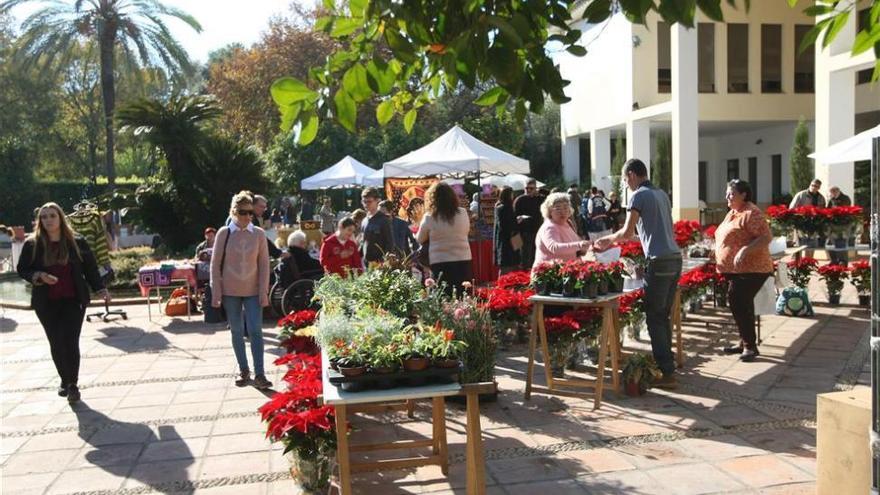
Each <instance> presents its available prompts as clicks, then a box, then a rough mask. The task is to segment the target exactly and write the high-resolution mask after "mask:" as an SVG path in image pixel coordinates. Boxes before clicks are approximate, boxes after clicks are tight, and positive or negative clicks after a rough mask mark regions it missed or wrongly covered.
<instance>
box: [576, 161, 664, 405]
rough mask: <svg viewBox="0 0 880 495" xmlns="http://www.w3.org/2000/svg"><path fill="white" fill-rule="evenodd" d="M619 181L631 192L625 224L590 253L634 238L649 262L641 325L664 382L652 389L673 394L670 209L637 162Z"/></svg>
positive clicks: (631, 163)
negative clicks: (649, 338) (624, 182)
mask: <svg viewBox="0 0 880 495" xmlns="http://www.w3.org/2000/svg"><path fill="white" fill-rule="evenodd" d="M623 175H624V177H625V178H626V184H627V186H628V187H629V190H630V191H632V192H633V193H632V195H631V196H630V197H629V204H628V205H627V210H628V213H627V215H626V223H625V224H624V226H623V228H621V229H620V230H618V231H617V232H615V233H613V234H611V235H608V236H605V237H602V238H600V239H597V240H596V242H595V243H594V244H593V248H594V249H597V250H599V251H603V250H605V249H608V248H609V247H611V245H612V244H614V243H615V242H618V241H622V240H624V239H629V238H631V237H633V234H635V233H636V231H637V232H638V237H639V240H640V241H641V243H642V249H643V250H644V251H645V258H647V260H648V263H647V267H646V270H645V286H644V288H645V298H644V308H645V319H646V320H647V324H648V333H649V334H650V335H651V351H652V353H653V354H654V360H655V361H656V362H657V366H658V367H659V368H660V371H662V372H663V378H660V379H658V380H655V381H654V386H655V387H658V388H670V389H671V388H676V387H677V386H678V383H677V382H676V379H675V361H674V359H673V354H672V323H671V319H670V314H669V313H670V310H671V309H672V304H673V301H674V299H675V290H676V288H677V286H678V279H679V277H680V276H681V251H680V250H679V247H678V245H677V244H676V243H675V236H674V234H673V230H672V205H671V204H670V202H669V196H668V195H667V194H666V192H665V191H662V190H660V189H658V188H656V187H655V186H654V185H653V184H651V182H650V181H649V180H648V169H647V167H646V166H645V164H644V163H642V161H641V160H638V159H635V158H632V159H630V160H628V161H627V162H626V163H625V164H624V166H623Z"/></svg>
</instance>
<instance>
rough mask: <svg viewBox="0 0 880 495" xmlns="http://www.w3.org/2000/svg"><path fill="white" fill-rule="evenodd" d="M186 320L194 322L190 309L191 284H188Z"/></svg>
mask: <svg viewBox="0 0 880 495" xmlns="http://www.w3.org/2000/svg"><path fill="white" fill-rule="evenodd" d="M186 319H187V320H192V311H191V308H190V292H189V282H187V283H186Z"/></svg>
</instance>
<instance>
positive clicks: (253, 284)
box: [211, 191, 272, 390]
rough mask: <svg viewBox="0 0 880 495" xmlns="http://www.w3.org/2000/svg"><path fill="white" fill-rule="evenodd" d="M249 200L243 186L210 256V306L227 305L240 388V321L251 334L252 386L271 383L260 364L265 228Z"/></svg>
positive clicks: (245, 372)
mask: <svg viewBox="0 0 880 495" xmlns="http://www.w3.org/2000/svg"><path fill="white" fill-rule="evenodd" d="M253 212H254V199H253V196H252V195H251V194H250V193H249V192H248V191H241V192H240V193H238V194H236V195H235V196H233V198H232V204H231V208H230V215H231V216H232V217H233V218H234V221H233V222H231V223H230V224H229V225H227V226H225V227H222V228H221V229H220V230H219V231H218V232H217V236H216V238H215V240H214V253H213V256H212V257H211V305H212V306H213V307H215V308H219V307H220V306H221V304H222V306H223V309H225V310H226V316H227V320H228V321H229V327H230V329H231V330H232V332H231V333H232V349H233V351H234V352H235V359H236V360H237V361H238V368H239V372H240V377H239V378H238V379H237V380H236V381H235V384H236V385H237V386H239V387H243V386H245V385H247V384H248V383H249V382H250V367H249V366H248V360H247V353H246V351H245V344H244V333H243V331H244V320H247V328H248V332H249V336H250V343H251V354H252V356H253V361H254V372H255V374H256V376H255V377H254V386H255V387H256V388H258V389H261V390H265V389H268V388H271V387H272V383H271V382H270V381H269V380H267V379H266V375H265V369H264V367H263V325H262V323H263V308H264V307H266V306H268V305H269V249H268V246H267V242H266V233H265V232H264V231H263V229H261V228H260V227H256V226H254V224H253V223H252V222H251V216H252V215H253Z"/></svg>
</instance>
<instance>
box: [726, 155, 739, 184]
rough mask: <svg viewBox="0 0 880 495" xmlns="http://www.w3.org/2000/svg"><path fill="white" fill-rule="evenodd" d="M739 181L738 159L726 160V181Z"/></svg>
mask: <svg viewBox="0 0 880 495" xmlns="http://www.w3.org/2000/svg"><path fill="white" fill-rule="evenodd" d="M733 179H739V159H737V158H734V159H732V160H727V181H728V182H730V181H732V180H733Z"/></svg>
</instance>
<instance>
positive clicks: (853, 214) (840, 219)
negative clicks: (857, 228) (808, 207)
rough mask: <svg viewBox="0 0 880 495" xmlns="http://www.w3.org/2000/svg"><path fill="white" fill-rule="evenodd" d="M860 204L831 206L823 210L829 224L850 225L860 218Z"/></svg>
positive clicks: (861, 213) (861, 210)
mask: <svg viewBox="0 0 880 495" xmlns="http://www.w3.org/2000/svg"><path fill="white" fill-rule="evenodd" d="M863 213H864V210H863V209H862V207H861V206H833V207H831V208H827V209H826V210H825V217H826V218H827V219H828V223H829V224H831V225H840V226H850V225H853V224H856V223H858V222H859V221H861V219H862V215H863Z"/></svg>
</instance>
